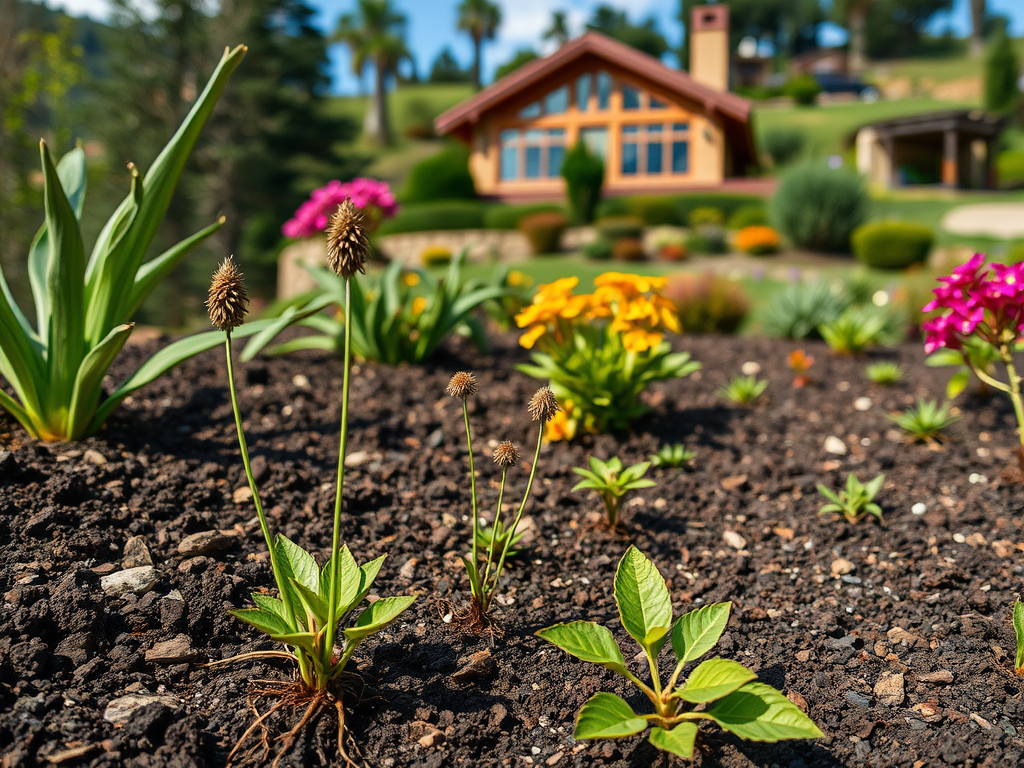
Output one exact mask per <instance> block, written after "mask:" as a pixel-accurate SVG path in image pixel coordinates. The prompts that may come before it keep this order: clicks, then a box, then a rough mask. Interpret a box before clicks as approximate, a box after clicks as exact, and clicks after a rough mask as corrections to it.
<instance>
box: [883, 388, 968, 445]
mask: <svg viewBox="0 0 1024 768" xmlns="http://www.w3.org/2000/svg"><path fill="white" fill-rule="evenodd" d="M952 408H953V404H952V403H942V404H941V405H940V404H939V402H938V401H937V400H925V399H924V398H923V397H919V398H918V399H917V405H915V406H913V407H912V408H908V409H907V410H905V411H904V412H903V413H898V414H896V415H895V416H892V415H890V416H889V419H890V420H891V421H892V422H893V423H894V424H896V425H897V426H898V427H900V428H901V429H902V430H903V431H904V432H906V433H907V435H909V436H910V438H911V442H915V443H934V442H942V441H943V440H945V439H946V430H947V429H949V428H950V427H951V426H953V425H954V424H956V423H957V422H958V421H960V417H959V416H954V415H952V414H951V413H950V411H951V410H952Z"/></svg>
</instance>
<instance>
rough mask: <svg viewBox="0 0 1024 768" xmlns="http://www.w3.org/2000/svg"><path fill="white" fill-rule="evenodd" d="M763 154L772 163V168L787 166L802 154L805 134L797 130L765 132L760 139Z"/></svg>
mask: <svg viewBox="0 0 1024 768" xmlns="http://www.w3.org/2000/svg"><path fill="white" fill-rule="evenodd" d="M761 146H762V148H763V149H764V152H765V154H766V155H768V157H769V158H770V159H771V161H772V167H773V168H781V167H782V166H784V165H789V164H790V163H792V162H793V161H794V160H796V159H798V158H799V157H800V155H802V154H803V153H804V149H805V148H806V146H807V134H805V133H804V132H803V131H802V130H800V129H799V128H775V129H773V130H770V131H767V132H766V133H765V134H764V137H763V138H762V139H761Z"/></svg>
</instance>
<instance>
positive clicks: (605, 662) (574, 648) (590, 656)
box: [537, 621, 626, 675]
mask: <svg viewBox="0 0 1024 768" xmlns="http://www.w3.org/2000/svg"><path fill="white" fill-rule="evenodd" d="M537 637H539V638H541V639H542V640H547V641H548V642H549V643H551V644H553V645H555V646H557V647H559V648H561V649H562V650H563V651H565V652H566V653H568V654H570V655H572V656H575V657H576V658H577V659H580V660H581V661H589V662H592V663H594V664H600V665H601V666H602V667H607V668H608V669H610V670H612V671H613V672H618V673H619V674H620V675H625V674H626V660H625V659H624V658H623V657H622V651H620V650H619V646H618V645H617V644H616V642H615V638H614V637H613V636H612V633H611V630H609V629H608V628H607V627H603V626H601V625H600V624H595V623H594V622H592V621H571V622H569V623H567V624H556V625H554V626H553V627H548V628H547V629H542V630H540V631H539V632H537Z"/></svg>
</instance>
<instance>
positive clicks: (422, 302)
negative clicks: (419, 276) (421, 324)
mask: <svg viewBox="0 0 1024 768" xmlns="http://www.w3.org/2000/svg"><path fill="white" fill-rule="evenodd" d="M426 308H427V300H426V299H425V298H423V297H422V296H417V297H416V298H415V299H413V300H412V313H413V314H414V315H419V314H422V313H423V310H424V309H426Z"/></svg>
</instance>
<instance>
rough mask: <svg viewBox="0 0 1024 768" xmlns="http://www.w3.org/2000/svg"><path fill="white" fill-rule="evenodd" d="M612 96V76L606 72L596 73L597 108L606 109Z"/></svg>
mask: <svg viewBox="0 0 1024 768" xmlns="http://www.w3.org/2000/svg"><path fill="white" fill-rule="evenodd" d="M611 95H612V76H611V75H609V74H608V73H607V72H598V73H597V108H598V109H608V102H609V100H610V99H611Z"/></svg>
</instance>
